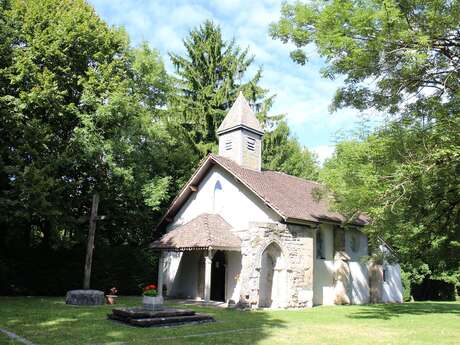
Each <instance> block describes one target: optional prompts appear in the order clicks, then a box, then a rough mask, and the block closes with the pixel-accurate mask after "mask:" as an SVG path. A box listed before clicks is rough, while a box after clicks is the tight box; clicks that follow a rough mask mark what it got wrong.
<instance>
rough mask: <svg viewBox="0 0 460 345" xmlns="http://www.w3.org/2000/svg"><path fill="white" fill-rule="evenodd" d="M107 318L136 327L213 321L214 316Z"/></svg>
mask: <svg viewBox="0 0 460 345" xmlns="http://www.w3.org/2000/svg"><path fill="white" fill-rule="evenodd" d="M107 316H108V318H109V319H111V320H116V321H121V322H124V323H127V324H130V325H133V326H138V327H161V326H178V325H184V324H190V323H204V322H214V318H213V317H212V316H210V315H207V314H196V313H195V314H193V315H185V316H168V317H153V318H141V319H132V318H126V317H123V316H120V315H116V314H109V315H107Z"/></svg>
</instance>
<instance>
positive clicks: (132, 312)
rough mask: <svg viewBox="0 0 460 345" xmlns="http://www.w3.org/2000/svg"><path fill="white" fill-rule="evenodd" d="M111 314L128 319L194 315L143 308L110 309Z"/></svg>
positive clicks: (179, 310) (171, 309) (182, 311)
mask: <svg viewBox="0 0 460 345" xmlns="http://www.w3.org/2000/svg"><path fill="white" fill-rule="evenodd" d="M112 314H113V315H117V316H120V317H124V318H130V319H143V318H158V317H171V316H190V315H194V314H195V312H194V311H193V310H187V309H173V308H165V309H162V310H157V311H152V310H146V309H143V308H138V307H133V308H115V309H112Z"/></svg>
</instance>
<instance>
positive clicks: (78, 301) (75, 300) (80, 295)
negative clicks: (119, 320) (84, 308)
mask: <svg viewBox="0 0 460 345" xmlns="http://www.w3.org/2000/svg"><path fill="white" fill-rule="evenodd" d="M65 303H66V304H72V305H102V304H104V303H105V298H104V292H103V291H100V290H70V291H67V295H66V298H65Z"/></svg>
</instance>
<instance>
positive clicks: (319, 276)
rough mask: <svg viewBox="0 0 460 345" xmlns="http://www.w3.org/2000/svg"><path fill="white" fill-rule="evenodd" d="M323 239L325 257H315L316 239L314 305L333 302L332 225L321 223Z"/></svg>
mask: <svg viewBox="0 0 460 345" xmlns="http://www.w3.org/2000/svg"><path fill="white" fill-rule="evenodd" d="M317 231H321V234H322V236H323V240H324V254H325V259H324V260H323V259H317V258H316V241H315V252H314V253H313V255H314V257H315V258H316V259H315V269H314V284H313V286H314V296H313V304H314V305H320V304H324V305H332V304H334V299H335V294H334V279H333V278H334V234H333V229H332V225H329V224H321V225H320V230H317Z"/></svg>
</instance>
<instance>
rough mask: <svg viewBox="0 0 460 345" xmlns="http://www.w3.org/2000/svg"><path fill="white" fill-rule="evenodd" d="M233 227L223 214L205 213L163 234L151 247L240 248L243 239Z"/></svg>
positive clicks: (187, 248)
mask: <svg viewBox="0 0 460 345" xmlns="http://www.w3.org/2000/svg"><path fill="white" fill-rule="evenodd" d="M231 228H232V226H231V225H230V224H228V223H227V222H226V221H225V220H224V219H223V218H222V217H221V216H219V215H217V214H209V213H203V214H201V215H199V216H198V217H196V218H194V219H192V220H191V221H189V222H188V223H185V224H184V225H181V226H178V227H177V228H175V229H174V230H172V231H170V232H168V233H167V234H165V235H163V237H162V238H160V239H159V240H157V241H155V242H153V243H152V244H151V247H152V248H155V249H169V250H178V251H179V250H192V249H194V250H196V249H210V248H212V249H226V250H232V249H233V250H239V249H240V247H241V241H240V239H239V238H238V236H236V235H235V234H233V233H232V232H231V231H230V229H231Z"/></svg>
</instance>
